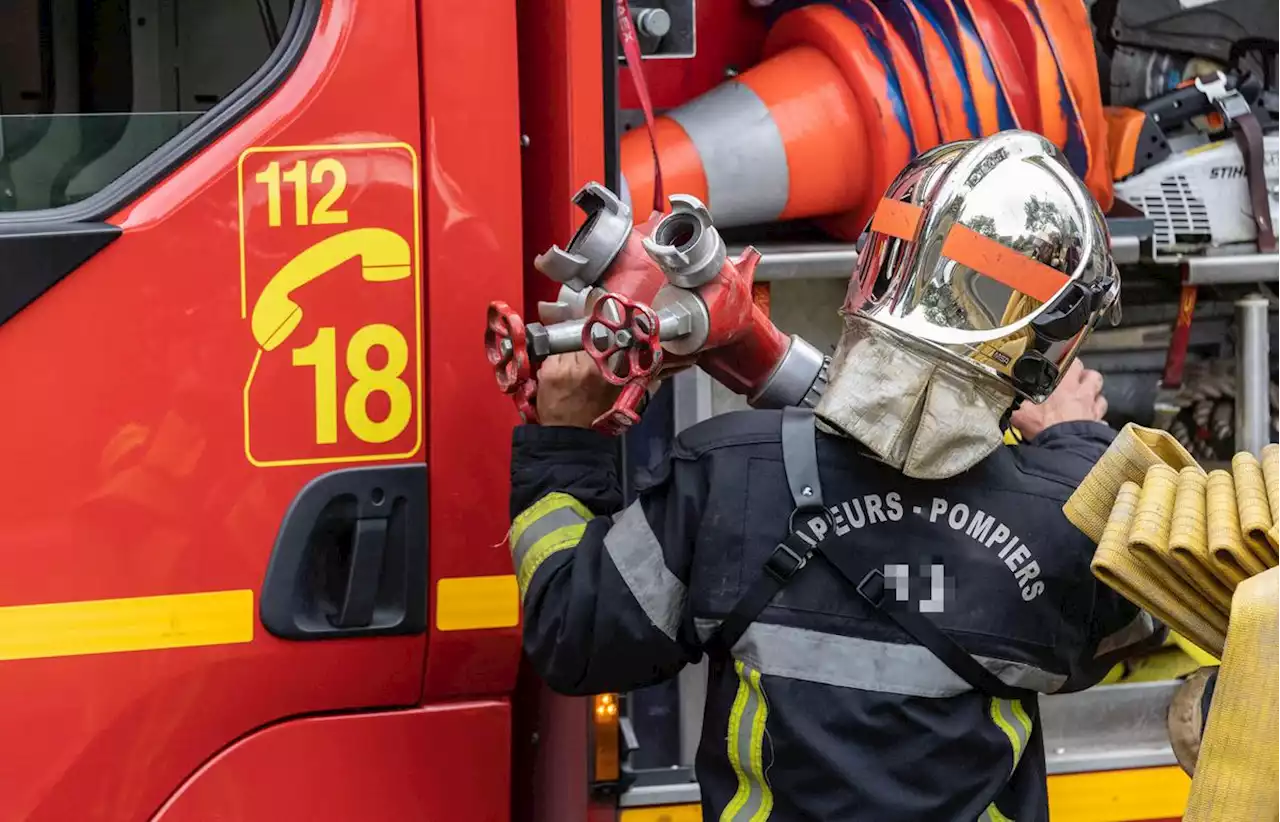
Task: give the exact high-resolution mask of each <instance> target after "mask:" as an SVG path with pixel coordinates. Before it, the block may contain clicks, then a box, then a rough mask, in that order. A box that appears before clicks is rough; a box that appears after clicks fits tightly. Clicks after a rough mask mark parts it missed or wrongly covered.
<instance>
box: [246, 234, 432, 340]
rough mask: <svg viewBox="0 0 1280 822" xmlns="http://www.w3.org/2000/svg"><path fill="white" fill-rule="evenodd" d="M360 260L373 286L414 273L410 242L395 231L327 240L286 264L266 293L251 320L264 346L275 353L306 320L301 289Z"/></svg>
mask: <svg viewBox="0 0 1280 822" xmlns="http://www.w3.org/2000/svg"><path fill="white" fill-rule="evenodd" d="M354 257H359V258H360V262H361V269H360V270H361V274H362V275H363V276H364V278H365V280H367V281H369V282H371V283H388V282H393V281H395V280H403V279H404V278H406V277H408V276H410V275H411V274H412V273H413V267H412V265H413V261H412V255H411V253H410V250H409V242H408V241H407V240H405V238H404V237H401V236H400V235H399V234H397V233H396V232H394V231H391V230H390V229H386V228H353V229H351V230H350V231H344V232H342V233H341V234H335V235H333V236H332V237H326V238H325V239H323V240H321V241H320V242H318V243H316V244H315V245H313V246H311V247H310V248H308V249H307V250H305V251H303V252H302V253H301V254H299V255H298V256H296V257H294V258H293V259H292V260H290V261H289V262H288V263H286V264H285V266H284V268H281V269H280V270H279V271H278V272H277V273H276V275H275V276H274V277H272V278H271V280H270V281H269V282H268V283H267V286H266V288H264V289H262V294H261V295H259V297H258V301H257V302H256V303H255V304H254V306H253V318H252V319H251V320H250V325H251V326H252V328H253V337H254V339H255V340H257V341H258V345H260V346H262V348H263V350H264V351H270V350H272V349H273V348H275V347H277V346H278V345H280V343H282V342H284V341H285V340H286V339H288V338H289V335H290V334H292V333H293V330H294V329H295V328H297V327H298V324H299V323H301V322H302V307H301V306H299V305H298V304H297V303H296V302H294V301H293V292H294V290H295V289H297V288H300V287H301V286H303V285H306V284H307V283H309V282H311V281H312V280H314V279H316V278H317V277H320V276H322V275H324V274H326V273H328V272H330V271H332V270H333V269H335V268H337V267H338V266H340V265H342V264H343V263H345V262H346V261H347V260H350V259H352V258H354Z"/></svg>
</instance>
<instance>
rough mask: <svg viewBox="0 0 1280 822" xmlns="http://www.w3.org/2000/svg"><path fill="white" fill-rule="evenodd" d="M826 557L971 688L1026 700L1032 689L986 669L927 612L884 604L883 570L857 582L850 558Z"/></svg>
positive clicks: (828, 554) (831, 553) (832, 553)
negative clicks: (1007, 680) (1022, 687)
mask: <svg viewBox="0 0 1280 822" xmlns="http://www.w3.org/2000/svg"><path fill="white" fill-rule="evenodd" d="M822 556H823V557H824V558H826V560H827V561H828V562H830V563H831V564H832V565H833V566H834V567H835V569H836V570H837V571H839V572H840V575H841V576H842V577H844V578H845V579H846V580H848V581H849V582H850V583H851V584H852V585H854V586H855V587H856V588H857V590H858V594H859V595H860V596H861V597H862V598H863V599H865V600H866V601H867V602H868V603H869V604H870V605H871V607H873V608H875V609H876V610H877V611H878V612H879V613H881V614H882V615H884V616H886V617H888V618H889V619H891V620H892V621H893V623H894V624H895V625H897V626H898V627H899V628H901V629H902V630H903V631H905V632H906V634H907V636H909V637H911V638H912V639H914V640H915V641H916V642H918V643H920V644H921V645H923V646H924V647H925V648H927V649H929V652H930V653H932V654H933V655H934V656H936V657H937V658H938V659H940V660H942V664H943V665H946V666H947V667H948V668H950V669H951V672H952V673H954V674H955V675H956V676H958V677H960V678H961V679H963V680H964V681H965V682H966V683H968V685H969V687H970V688H973V689H974V690H975V691H978V692H980V693H984V694H987V695H988V696H998V697H1000V698H1001V699H1024V698H1026V697H1027V696H1028V695H1029V693H1030V691H1027V690H1024V689H1021V688H1015V687H1013V686H1012V685H1007V684H1005V683H1004V681H1002V680H1001V679H1000V678H999V677H997V676H996V675H995V674H993V673H991V672H990V671H988V670H987V669H986V668H984V667H983V666H982V663H980V662H978V660H976V659H974V658H973V656H972V655H971V654H970V653H969V652H968V651H966V650H965V649H964V648H962V647H960V644H959V643H958V642H956V641H955V640H954V639H952V638H951V637H949V636H947V635H946V633H945V632H943V630H942V629H941V628H939V627H938V626H937V625H934V624H933V621H932V620H930V619H929V618H928V617H926V616H925V615H924V614H921V613H919V612H917V611H913V610H911V606H910V604H908V605H906V607H893V608H886V607H884V589H885V585H884V574H883V573H881V572H880V570H879V569H872V570H871V571H870V572H869V573H867V574H866V575H865V576H863V577H862V579H861V580H859V581H856V582H855V580H857V579H858V578H857V577H856V576H853V575H852V574H854V573H857V572H856V571H854V569H853V568H852V567H849V566H850V563H849V560H848V558H847V557H844V556H842V555H841V554H840V553H839V552H837V551H827V552H824V553H823V555H822Z"/></svg>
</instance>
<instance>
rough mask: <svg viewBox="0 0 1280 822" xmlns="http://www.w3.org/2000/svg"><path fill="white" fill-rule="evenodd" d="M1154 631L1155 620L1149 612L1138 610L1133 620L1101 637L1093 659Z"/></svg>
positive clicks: (1143, 637)
mask: <svg viewBox="0 0 1280 822" xmlns="http://www.w3.org/2000/svg"><path fill="white" fill-rule="evenodd" d="M1155 632H1156V623H1155V620H1153V619H1152V618H1151V614H1148V613H1147V612H1146V611H1139V612H1138V615H1137V616H1136V617H1134V618H1133V621H1132V622H1130V623H1129V624H1128V625H1126V626H1124V627H1123V628H1121V629H1120V630H1118V631H1116V632H1115V633H1114V634H1111V635H1109V636H1106V637H1103V638H1102V641H1101V642H1099V643H1098V650H1097V652H1096V653H1095V654H1094V655H1093V658H1094V659H1097V658H1098V657H1103V656H1106V655H1107V654H1109V653H1111V652H1112V651H1118V650H1120V649H1121V648H1126V647H1128V646H1130V645H1133V644H1134V643H1137V642H1141V641H1142V640H1144V639H1146V638H1147V637H1149V636H1151V635H1152V634H1154V633H1155Z"/></svg>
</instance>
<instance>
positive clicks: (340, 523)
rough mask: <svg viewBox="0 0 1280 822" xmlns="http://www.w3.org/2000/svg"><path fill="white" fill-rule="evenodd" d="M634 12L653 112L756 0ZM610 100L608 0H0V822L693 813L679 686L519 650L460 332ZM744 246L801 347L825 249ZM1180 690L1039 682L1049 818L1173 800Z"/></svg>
mask: <svg viewBox="0 0 1280 822" xmlns="http://www.w3.org/2000/svg"><path fill="white" fill-rule="evenodd" d="M635 6H636V11H637V13H639V12H643V11H645V10H654V9H660V10H663V11H664V14H666V15H667V19H666V21H665V23H664V22H663V21H662V20H658V22H657V23H655V22H654V21H653V20H650V24H651V25H656V26H658V28H659V29H660V28H661V26H662V25H667V26H671V27H673V28H672V29H671V30H673V31H674V30H678V31H680V32H682V34H681V37H680V38H675V40H673V42H675V41H678V43H677V45H675V46H672V50H671V52H670V53H665V52H662V50H661V49H660V48H659V49H657V50H654V49H653V48H652V44H650V47H651V48H650V51H651V53H650V54H649V57H651V58H653V59H651V60H646V65H647V67H648V66H652V68H650V70H649V75H650V82H651V84H652V87H653V89H654V96H655V103H656V104H657V105H658V107H659V108H666V107H670V106H673V105H676V104H678V103H679V102H682V101H683V100H686V99H688V98H690V97H692V96H694V95H697V94H700V93H702V92H704V91H706V90H708V89H710V88H712V87H713V86H715V85H716V84H717V83H719V82H721V80H723V79H724V77H725V76H726V72H732V71H734V70H740V69H742V68H744V67H746V66H748V65H750V63H751V62H752V61H753V60H755V59H756V58H757V57H758V51H759V47H760V42H761V38H762V36H763V32H764V28H765V22H764V18H763V17H762V16H760V14H759V13H758V12H757V11H756V10H754V9H752V7H751V6H749V5H748V4H746V3H745V2H740V0H698V2H697V3H696V5H695V3H694V2H693V1H692V0H687V2H683V3H674V2H669V3H665V4H663V3H659V2H656V1H655V2H637V3H635ZM681 38H683V39H681ZM620 75H621V76H622V77H623V79H622V81H621V82H620V81H619V76H620ZM635 108H637V104H636V103H635V101H634V100H633V99H632V91H631V89H630V86H629V84H628V83H627V81H626V76H625V69H621V68H619V53H618V48H617V46H616V36H615V28H614V6H613V3H612V2H603V3H602V2H600V0H522V2H519V3H514V2H511V0H506V1H505V2H502V1H497V2H495V0H471V2H465V3H462V2H439V1H438V0H437V2H428V0H376V2H375V0H220V2H217V3H208V2H201V0H96V2H95V1H92V0H15V2H10V3H6V4H4V6H3V8H0V261H2V262H0V266H2V268H3V275H2V276H0V323H2V325H0V363H3V366H4V367H3V373H4V386H5V389H6V397H5V402H4V403H3V405H0V430H3V431H4V432H5V435H4V437H3V438H2V439H0V465H2V466H3V469H4V474H3V479H0V499H2V500H3V507H2V509H0V510H2V511H3V518H2V519H0V557H2V558H3V569H4V570H3V573H0V740H3V741H4V743H5V744H4V745H3V746H2V747H0V820H4V822H9V820H13V821H14V822H18V821H19V820H24V821H26V822H141V820H156V822H211V821H212V820H253V821H254V822H257V821H258V820H280V822H287V820H307V822H330V821H332V822H339V820H341V821H342V822H351V821H352V820H395V821H396V822H400V821H401V820H403V821H404V822H409V820H435V819H451V820H477V822H478V821H479V820H505V819H520V820H540V821H541V820H556V822H573V820H587V819H591V820H604V819H609V820H617V819H622V820H627V821H628V822H642V820H661V819H665V820H671V821H672V822H674V821H675V820H685V819H695V818H699V812H698V810H697V806H696V803H697V796H698V794H697V783H696V779H695V777H694V775H693V773H692V748H693V745H694V744H695V741H696V734H695V733H694V731H693V729H696V727H697V723H698V720H699V710H700V707H699V687H700V682H699V671H698V669H697V668H694V669H691V670H690V671H688V672H687V673H686V674H683V675H682V677H681V680H680V681H679V682H678V683H673V684H672V685H671V686H670V687H669V688H668V690H667V691H665V692H663V691H652V692H649V693H645V694H633V695H626V694H602V695H600V696H598V697H596V698H595V699H594V700H583V699H568V698H562V697H558V696H555V695H553V694H551V693H550V692H549V691H547V690H546V689H545V687H543V686H541V684H540V683H539V682H538V681H537V680H536V678H535V677H533V676H532V674H531V673H529V672H528V671H527V670H526V669H524V668H522V667H521V652H520V632H519V618H520V616H519V612H518V603H517V596H516V593H515V591H516V582H515V578H514V577H513V576H512V569H511V563H510V559H509V555H508V553H507V548H506V546H505V544H504V540H505V532H506V529H507V526H508V520H507V512H506V493H507V453H508V442H509V436H510V430H511V428H512V426H513V424H515V422H516V421H517V420H516V414H515V413H514V410H513V409H512V407H511V406H510V403H509V402H508V401H506V400H505V399H504V398H502V397H501V396H500V395H499V394H498V393H497V392H496V391H494V389H493V375H492V372H491V370H490V367H489V366H488V364H487V363H486V361H485V359H484V357H483V354H482V351H481V348H480V335H479V331H480V325H481V323H482V322H483V317H484V314H485V308H486V306H487V305H488V303H489V301H490V300H492V299H494V298H502V299H506V300H508V301H510V302H512V304H513V305H514V304H520V303H521V302H522V301H523V303H524V304H525V306H526V307H528V308H530V309H531V308H532V306H533V303H534V301H536V300H538V299H550V297H551V294H552V293H553V292H552V289H553V288H554V284H553V283H550V282H549V281H545V280H543V279H542V278H541V277H539V276H537V275H536V273H534V272H533V271H532V269H531V268H530V266H529V262H530V260H531V259H532V257H533V254H535V253H536V252H538V251H540V250H542V249H544V248H546V247H548V246H549V245H551V244H552V243H554V242H560V243H564V242H565V241H566V240H567V239H568V237H569V236H570V235H571V234H572V232H573V230H574V228H575V225H576V221H577V220H578V219H579V214H578V213H577V211H576V210H575V208H574V206H573V205H572V203H571V197H572V195H573V194H574V192H575V191H576V190H577V189H578V188H579V187H580V186H581V185H582V184H583V183H585V182H587V181H590V180H599V181H602V182H604V183H605V184H606V185H611V186H613V187H615V188H616V187H617V184H618V180H619V159H618V151H617V144H618V139H619V133H620V131H622V130H623V129H624V128H625V127H626V126H627V125H629V124H631V123H634V122H635V120H634V119H633V118H632V119H628V118H629V117H630V114H629V112H630V111H631V110H633V109H635ZM620 112H623V114H620ZM743 241H744V242H746V241H750V242H755V243H756V244H757V245H758V246H760V247H761V249H762V251H763V252H764V255H765V256H764V259H763V261H762V263H761V268H760V272H761V273H760V279H761V280H762V281H767V280H772V281H773V282H774V285H775V286H776V288H775V291H774V294H773V304H774V308H775V316H776V318H777V320H778V322H779V324H780V325H783V326H784V328H785V330H788V331H795V332H798V333H802V334H805V335H806V336H808V337H810V339H811V342H814V343H815V344H825V341H826V340H825V338H824V336H823V335H824V334H826V335H827V336H828V337H829V336H830V335H831V334H832V333H833V332H832V331H831V329H829V328H826V327H823V326H821V324H820V323H819V324H818V325H817V326H812V327H811V326H810V325H806V323H810V322H811V321H810V320H809V319H807V318H806V315H807V314H808V313H809V312H807V310H806V308H805V306H811V305H818V304H821V302H820V301H823V300H825V301H827V302H826V305H835V304H836V303H837V302H838V300H837V299H836V297H835V296H834V295H837V294H839V293H840V292H841V290H842V288H843V284H842V283H841V282H840V281H839V279H838V277H839V276H841V275H842V273H843V274H847V272H848V271H849V267H850V264H851V261H852V260H853V258H854V254H855V251H854V249H853V247H852V246H851V245H840V244H834V243H822V244H813V243H811V242H809V243H805V244H800V243H797V242H796V241H794V240H791V241H790V242H789V244H787V245H779V244H777V243H773V244H770V242H768V238H767V237H764V236H761V237H753V236H748V237H745V238H743ZM1126 242H1127V241H1126ZM1136 246H1137V240H1136V239H1135V240H1134V247H1135V248H1136ZM833 272H834V273H833ZM526 274H529V275H530V276H529V277H528V279H527V280H526ZM824 278H825V279H824ZM788 326H789V327H788ZM731 404H732V402H731V400H729V399H726V397H725V396H723V395H722V394H720V393H718V389H716V387H715V386H714V385H712V384H711V383H710V381H709V380H707V379H706V378H705V375H701V376H699V375H698V374H696V373H692V374H688V375H682V376H681V377H680V378H678V379H677V380H676V381H674V384H673V386H672V390H671V399H670V405H669V406H668V407H667V410H666V411H665V412H663V413H665V414H667V416H668V418H669V421H670V424H671V426H672V427H673V428H674V429H678V428H681V427H684V426H685V425H688V424H691V423H692V422H694V421H696V420H697V419H700V418H702V417H705V416H708V415H710V414H711V413H714V412H717V411H720V410H723V409H724V408H727V407H729V405H731ZM1171 687H1172V684H1171V683H1169V682H1154V683H1136V684H1127V685H1117V686H1113V687H1112V688H1111V689H1109V690H1108V689H1099V691H1097V692H1095V693H1089V694H1083V695H1080V696H1078V697H1071V698H1065V697H1064V698H1062V699H1061V700H1059V701H1058V702H1056V703H1055V702H1054V700H1048V702H1049V703H1053V704H1050V705H1047V706H1046V709H1045V716H1046V723H1047V727H1046V731H1045V732H1046V736H1047V738H1048V743H1047V747H1048V749H1049V752H1050V758H1051V763H1052V764H1051V771H1052V772H1053V773H1054V775H1053V776H1051V783H1052V784H1051V793H1052V796H1053V803H1054V805H1053V807H1054V819H1055V822H1057V821H1058V820H1061V822H1086V821H1087V820H1092V821H1093V822H1103V820H1115V821H1117V822H1119V821H1120V820H1153V819H1170V818H1176V817H1177V816H1178V815H1179V814H1180V813H1181V809H1182V803H1183V801H1184V800H1185V796H1186V792H1187V780H1186V778H1185V777H1184V776H1183V775H1182V773H1181V771H1179V770H1177V768H1176V767H1175V766H1174V762H1173V757H1172V755H1171V754H1170V753H1169V750H1168V746H1167V744H1166V742H1165V739H1164V732H1163V718H1162V711H1163V706H1164V705H1165V704H1167V699H1168V692H1169V690H1170V688H1171ZM1055 706H1056V707H1055ZM628 758H629V761H628Z"/></svg>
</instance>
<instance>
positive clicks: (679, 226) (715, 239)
mask: <svg viewBox="0 0 1280 822" xmlns="http://www.w3.org/2000/svg"><path fill="white" fill-rule="evenodd" d="M671 208H672V211H671V213H670V214H668V215H667V216H666V217H664V218H662V221H661V222H659V223H658V225H657V226H655V227H654V229H653V233H652V234H651V235H650V236H648V237H645V238H644V240H643V244H644V250H645V251H646V252H648V254H649V256H650V257H651V258H652V259H653V261H654V262H655V263H657V264H658V267H659V268H661V269H662V272H663V273H664V274H666V275H667V281H668V282H670V283H671V284H672V285H674V286H678V287H680V288H697V287H698V286H700V285H703V284H704V283H707V282H710V281H711V280H713V279H715V276H716V274H718V273H719V272H720V269H721V267H722V266H723V265H724V262H725V260H726V259H727V258H728V251H727V250H726V249H725V246H724V240H723V239H721V237H720V232H718V231H716V227H715V225H714V224H712V222H711V213H710V212H709V211H707V207H706V206H705V205H703V204H702V202H701V201H700V200H699V199H698V198H696V197H691V196H689V195H687V194H673V195H671Z"/></svg>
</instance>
